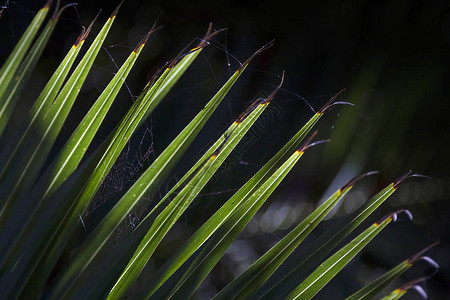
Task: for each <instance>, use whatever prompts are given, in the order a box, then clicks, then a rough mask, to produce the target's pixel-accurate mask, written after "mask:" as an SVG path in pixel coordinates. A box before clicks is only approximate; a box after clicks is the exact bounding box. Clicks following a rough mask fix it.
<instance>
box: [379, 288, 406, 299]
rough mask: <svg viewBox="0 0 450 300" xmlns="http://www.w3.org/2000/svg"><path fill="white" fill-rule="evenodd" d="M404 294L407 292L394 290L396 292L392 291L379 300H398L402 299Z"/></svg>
mask: <svg viewBox="0 0 450 300" xmlns="http://www.w3.org/2000/svg"><path fill="white" fill-rule="evenodd" d="M406 292H407V290H400V289H396V290H393V291H392V292H391V293H390V294H389V295H387V296H384V297H383V298H381V300H397V299H400V298H401V297H403V295H404V294H406Z"/></svg>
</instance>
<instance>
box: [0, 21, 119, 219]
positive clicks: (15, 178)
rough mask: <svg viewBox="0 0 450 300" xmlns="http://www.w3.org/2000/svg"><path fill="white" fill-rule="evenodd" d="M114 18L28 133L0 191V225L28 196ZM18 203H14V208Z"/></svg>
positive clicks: (102, 30) (108, 22) (104, 27)
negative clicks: (23, 148) (1, 201)
mask: <svg viewBox="0 0 450 300" xmlns="http://www.w3.org/2000/svg"><path fill="white" fill-rule="evenodd" d="M114 19H115V15H113V16H111V17H110V18H109V19H108V21H107V22H106V23H105V25H104V26H103V28H102V29H101V31H100V33H99V34H98V35H97V37H96V38H95V40H94V42H93V43H92V45H91V47H90V48H89V50H88V51H87V52H86V54H85V55H84V57H83V59H82V60H81V62H80V63H79V64H78V66H77V67H76V69H75V70H74V72H73V73H72V75H71V76H70V78H69V79H68V81H67V83H66V84H65V85H64V87H63V88H62V90H61V92H60V93H59V95H58V97H57V98H56V99H55V101H54V103H53V104H52V106H51V107H50V108H49V110H48V111H47V112H46V115H45V117H44V119H43V120H42V122H40V123H39V124H37V126H36V127H37V128H36V129H35V131H34V132H31V133H30V134H31V137H30V140H31V143H30V145H28V146H29V148H28V149H26V152H25V153H24V154H23V155H21V156H20V161H19V162H18V165H17V166H16V167H15V168H14V169H13V170H12V172H13V173H12V174H7V178H6V180H5V181H4V182H3V184H2V187H1V189H0V195H1V196H2V197H4V198H5V199H6V200H5V205H4V206H3V207H2V209H1V211H0V224H1V223H2V222H3V220H4V215H5V212H7V211H9V209H10V202H14V200H15V199H17V198H19V197H25V198H26V195H27V194H28V193H29V189H30V187H31V185H32V183H33V182H34V181H35V180H36V177H37V176H38V174H39V172H40V170H41V167H42V165H43V164H44V162H45V159H46V158H47V155H48V153H49V152H50V150H51V147H52V145H53V143H54V142H55V140H56V137H57V136H58V134H59V132H60V130H61V128H62V126H63V124H64V121H65V120H66V117H67V115H68V114H69V111H70V109H71V108H72V105H73V103H74V101H75V99H76V97H77V95H78V93H79V91H80V89H81V86H82V85H83V83H84V80H85V79H86V77H87V75H88V72H89V70H90V68H91V67H92V64H93V62H94V60H95V58H96V56H97V54H98V52H99V50H100V48H101V45H102V43H103V41H104V40H105V38H106V35H107V33H108V31H109V29H110V28H111V25H112V23H113V21H114ZM19 193H20V195H19ZM20 204H21V203H20V201H19V202H18V203H16V205H18V206H20Z"/></svg>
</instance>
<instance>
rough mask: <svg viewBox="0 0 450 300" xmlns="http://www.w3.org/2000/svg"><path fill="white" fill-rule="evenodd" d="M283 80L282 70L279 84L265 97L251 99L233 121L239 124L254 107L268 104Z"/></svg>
mask: <svg viewBox="0 0 450 300" xmlns="http://www.w3.org/2000/svg"><path fill="white" fill-rule="evenodd" d="M283 82H284V71H283V74H281V81H280V84H279V85H278V86H277V87H276V88H275V90H274V91H273V92H272V93H270V95H269V96H267V97H266V98H261V97H260V98H258V99H256V100H255V101H253V103H252V104H250V105H249V106H248V107H247V108H246V109H245V110H244V111H243V112H242V113H241V114H240V115H239V117H238V118H237V119H236V121H235V123H237V124H240V123H242V121H244V120H245V118H247V116H248V115H249V114H251V113H252V112H253V111H254V110H255V108H256V107H258V106H259V105H266V104H269V103H270V101H272V99H273V98H274V97H275V95H276V94H277V93H278V91H279V90H280V88H281V86H282V85H283Z"/></svg>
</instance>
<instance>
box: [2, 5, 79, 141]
mask: <svg viewBox="0 0 450 300" xmlns="http://www.w3.org/2000/svg"><path fill="white" fill-rule="evenodd" d="M73 5H75V4H69V5H66V6H64V7H63V8H61V9H59V10H58V8H56V10H55V13H54V14H53V16H52V18H51V19H50V20H49V21H48V23H47V25H46V26H45V27H44V29H43V31H42V32H41V34H40V35H39V37H38V38H37V40H36V41H35V42H34V44H33V47H32V48H31V50H30V51H29V52H28V54H27V56H26V57H25V59H24V60H23V61H22V63H21V64H20V67H19V68H18V70H17V72H16V74H15V76H14V78H13V79H12V80H11V81H10V83H9V85H8V86H7V90H6V92H5V93H4V95H3V97H2V98H4V99H1V100H0V102H1V103H4V104H3V107H2V108H1V110H0V135H1V134H2V133H3V131H4V130H5V128H8V127H7V124H8V122H9V119H10V117H11V114H12V111H13V109H14V107H15V105H16V102H17V99H18V98H19V97H20V95H21V93H22V91H23V88H24V87H25V84H26V83H27V82H28V80H29V79H30V77H31V74H32V72H33V70H34V67H35V66H36V64H37V62H38V60H39V58H40V57H41V55H42V52H43V51H44V48H45V46H46V45H47V42H48V40H49V38H50V36H51V34H52V33H53V31H54V29H55V27H56V24H57V23H58V20H59V18H60V16H61V14H62V12H63V11H64V10H65V9H66V8H67V7H70V6H73ZM8 140H9V138H8Z"/></svg>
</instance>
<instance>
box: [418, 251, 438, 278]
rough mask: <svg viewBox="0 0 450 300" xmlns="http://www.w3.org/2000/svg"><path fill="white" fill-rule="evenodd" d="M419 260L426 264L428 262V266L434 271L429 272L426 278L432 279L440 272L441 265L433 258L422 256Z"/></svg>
mask: <svg viewBox="0 0 450 300" xmlns="http://www.w3.org/2000/svg"><path fill="white" fill-rule="evenodd" d="M418 260H423V261H424V262H426V263H427V264H428V266H430V267H431V269H432V271H431V272H429V273H428V274H427V275H426V276H424V277H425V278H431V277H433V276H434V275H435V274H436V273H437V272H438V271H439V265H438V263H437V262H435V261H434V260H433V259H432V258H430V257H428V256H420V257H419V258H418Z"/></svg>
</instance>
